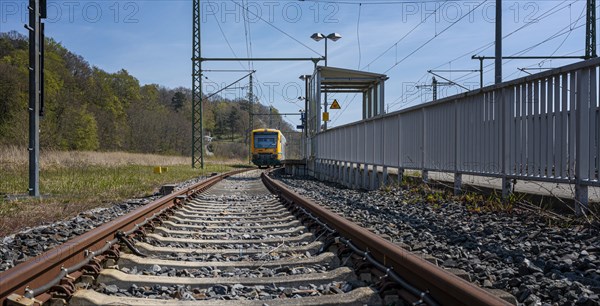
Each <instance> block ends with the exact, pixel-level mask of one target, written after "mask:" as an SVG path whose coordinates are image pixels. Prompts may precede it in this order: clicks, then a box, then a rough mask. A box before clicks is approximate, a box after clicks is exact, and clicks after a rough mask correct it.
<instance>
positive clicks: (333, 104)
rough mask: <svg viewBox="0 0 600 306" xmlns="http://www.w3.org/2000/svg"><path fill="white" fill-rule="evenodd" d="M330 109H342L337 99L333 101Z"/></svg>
mask: <svg viewBox="0 0 600 306" xmlns="http://www.w3.org/2000/svg"><path fill="white" fill-rule="evenodd" d="M329 109H342V108H341V107H340V104H339V103H338V101H337V99H334V100H333V103H331V107H330V108H329Z"/></svg>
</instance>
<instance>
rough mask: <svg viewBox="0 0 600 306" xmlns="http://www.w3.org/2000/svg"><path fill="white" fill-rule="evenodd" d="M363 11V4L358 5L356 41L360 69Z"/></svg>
mask: <svg viewBox="0 0 600 306" xmlns="http://www.w3.org/2000/svg"><path fill="white" fill-rule="evenodd" d="M361 10H362V3H361V4H359V5H358V18H357V20H356V40H357V42H358V69H360V60H361V56H362V54H361V50H360V13H361Z"/></svg>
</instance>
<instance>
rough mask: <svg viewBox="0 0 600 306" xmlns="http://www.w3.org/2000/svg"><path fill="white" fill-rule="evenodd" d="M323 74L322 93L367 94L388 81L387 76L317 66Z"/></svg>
mask: <svg viewBox="0 0 600 306" xmlns="http://www.w3.org/2000/svg"><path fill="white" fill-rule="evenodd" d="M317 70H318V72H319V73H320V74H321V75H320V76H321V92H365V91H367V90H368V89H369V88H372V87H373V86H376V85H377V84H378V83H379V82H383V81H385V80H387V79H388V77H387V76H386V75H385V74H379V73H372V72H365V71H358V70H350V69H343V68H336V67H325V66H317Z"/></svg>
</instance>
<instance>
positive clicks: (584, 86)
mask: <svg viewBox="0 0 600 306" xmlns="http://www.w3.org/2000/svg"><path fill="white" fill-rule="evenodd" d="M593 69H595V68H593ZM576 82H577V93H576V101H575V107H576V118H577V120H576V123H575V124H576V125H577V126H576V129H575V133H576V134H575V214H576V215H578V216H581V215H585V214H586V213H587V211H588V187H587V185H584V184H583V182H584V181H585V180H587V179H589V166H590V162H589V160H590V158H589V153H590V143H589V134H590V131H589V128H590V126H589V111H590V102H591V101H590V92H589V91H590V89H591V90H595V88H590V68H583V69H581V70H578V71H577V73H576ZM593 86H596V84H593ZM594 103H595V101H594ZM571 111H573V110H571Z"/></svg>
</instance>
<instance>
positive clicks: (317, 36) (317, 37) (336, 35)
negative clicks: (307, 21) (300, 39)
mask: <svg viewBox="0 0 600 306" xmlns="http://www.w3.org/2000/svg"><path fill="white" fill-rule="evenodd" d="M310 38H312V39H313V40H314V41H321V40H323V39H325V67H327V41H328V40H332V41H338V40H339V39H340V38H342V35H341V34H340V33H331V34H329V35H327V36H325V35H323V34H321V33H314V34H313V35H311V36H310ZM325 112H327V93H325ZM323 129H325V130H326V129H327V121H325V124H324V125H323Z"/></svg>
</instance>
